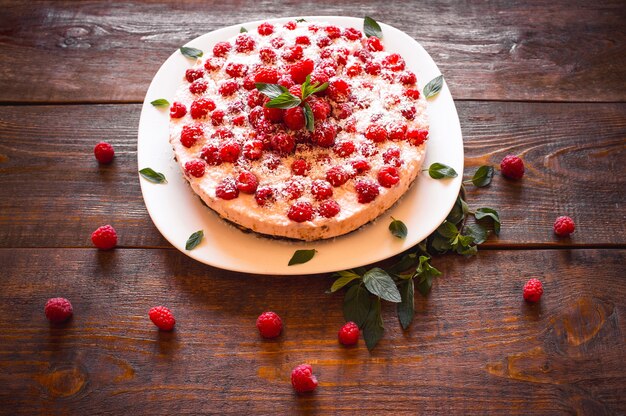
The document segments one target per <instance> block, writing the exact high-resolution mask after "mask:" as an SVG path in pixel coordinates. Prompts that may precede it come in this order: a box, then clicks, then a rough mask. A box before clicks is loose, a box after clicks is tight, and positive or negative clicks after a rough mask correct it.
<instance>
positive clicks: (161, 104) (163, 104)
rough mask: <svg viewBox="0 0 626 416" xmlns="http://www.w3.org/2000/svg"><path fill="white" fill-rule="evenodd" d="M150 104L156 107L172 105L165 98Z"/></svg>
mask: <svg viewBox="0 0 626 416" xmlns="http://www.w3.org/2000/svg"><path fill="white" fill-rule="evenodd" d="M150 104H152V105H153V106H155V107H167V106H169V105H170V102H169V101H167V100H166V99H165V98H159V99H156V100H154V101H151V102H150Z"/></svg>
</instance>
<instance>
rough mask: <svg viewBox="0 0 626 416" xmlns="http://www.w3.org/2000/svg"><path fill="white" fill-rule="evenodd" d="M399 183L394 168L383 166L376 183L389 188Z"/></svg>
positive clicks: (397, 174) (398, 177)
mask: <svg viewBox="0 0 626 416" xmlns="http://www.w3.org/2000/svg"><path fill="white" fill-rule="evenodd" d="M399 181H400V172H398V169H396V167H395V166H383V167H382V168H381V169H380V171H379V172H378V183H379V184H381V185H382V186H384V187H385V188H391V187H392V186H394V185H395V184H397V183H398V182H399Z"/></svg>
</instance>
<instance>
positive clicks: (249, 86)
mask: <svg viewBox="0 0 626 416" xmlns="http://www.w3.org/2000/svg"><path fill="white" fill-rule="evenodd" d="M243 88H244V89H245V90H247V91H251V90H253V89H255V88H256V85H255V84H254V77H253V76H252V75H247V76H246V77H245V78H244V79H243Z"/></svg>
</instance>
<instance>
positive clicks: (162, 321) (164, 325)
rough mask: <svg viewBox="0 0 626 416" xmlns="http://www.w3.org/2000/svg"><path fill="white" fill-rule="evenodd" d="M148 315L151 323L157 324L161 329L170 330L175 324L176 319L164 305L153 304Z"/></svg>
mask: <svg viewBox="0 0 626 416" xmlns="http://www.w3.org/2000/svg"><path fill="white" fill-rule="evenodd" d="M148 316H149V317H150V320H151V321H152V323H153V324H155V325H156V326H157V328H159V329H160V330H161V331H171V330H172V329H174V325H176V319H174V315H173V314H172V311H170V310H169V309H168V308H166V307H165V306H155V307H154V308H152V309H150V311H149V312H148Z"/></svg>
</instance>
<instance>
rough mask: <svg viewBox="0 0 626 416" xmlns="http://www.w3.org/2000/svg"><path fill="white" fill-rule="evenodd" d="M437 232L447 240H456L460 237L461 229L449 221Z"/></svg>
mask: <svg viewBox="0 0 626 416" xmlns="http://www.w3.org/2000/svg"><path fill="white" fill-rule="evenodd" d="M437 232H438V233H439V234H441V235H442V236H444V237H447V238H454V237H456V236H457V235H459V229H458V228H457V227H456V225H454V224H453V223H451V222H448V221H444V222H443V224H441V225H440V226H439V228H437Z"/></svg>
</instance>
